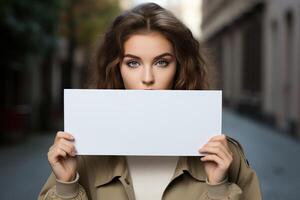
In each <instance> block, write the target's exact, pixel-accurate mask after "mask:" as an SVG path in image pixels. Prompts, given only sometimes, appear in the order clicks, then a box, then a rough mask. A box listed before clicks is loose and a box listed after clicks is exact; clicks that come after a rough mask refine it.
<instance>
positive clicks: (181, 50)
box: [39, 3, 261, 200]
mask: <svg viewBox="0 0 300 200" xmlns="http://www.w3.org/2000/svg"><path fill="white" fill-rule="evenodd" d="M205 67H206V66H205V63H204V61H203V58H202V57H201V55H200V53H199V44H198V42H197V40H195V39H194V37H193V35H192V33H191V32H190V30H189V29H188V28H186V26H185V25H183V24H182V23H181V22H180V21H179V20H178V19H177V18H176V17H174V15H173V14H172V13H170V12H169V11H167V10H165V9H163V8H161V7H160V6H158V5H156V4H154V3H148V4H142V5H140V6H137V7H135V8H133V9H132V10H129V11H127V12H125V13H123V14H122V15H120V16H118V17H117V18H116V19H115V20H114V22H113V24H112V25H111V27H110V28H109V30H108V31H107V33H106V34H105V36H104V40H103V43H102V44H101V46H100V48H99V50H98V53H97V55H96V69H97V71H96V72H95V73H93V75H94V77H93V82H92V84H91V85H92V88H103V89H161V90H162V89H175V90H202V89H209V81H208V75H207V71H206V68H205ZM73 142H74V138H73V136H72V135H71V134H70V133H66V132H58V133H57V135H56V137H55V141H54V144H53V145H52V146H51V147H50V149H49V152H48V160H49V163H50V165H51V167H52V171H53V173H52V174H51V175H50V177H49V179H48V181H47V183H46V184H45V185H44V187H43V189H42V191H41V193H40V195H39V199H103V200H106V199H120V200H123V199H124V200H125V199H130V200H132V199H135V198H136V197H137V196H138V198H139V199H145V198H146V195H145V193H143V192H141V190H140V189H137V188H138V187H136V188H133V186H134V185H135V183H137V182H138V177H139V175H138V173H137V170H136V169H134V165H133V163H134V162H135V161H134V160H131V159H130V158H125V157H122V156H76V152H75V151H76V150H75V148H74V144H73ZM166 148H167V147H166ZM199 153H203V154H204V155H205V156H203V157H180V158H179V159H178V162H177V160H176V162H174V159H173V160H170V162H168V163H169V164H170V163H173V164H171V165H170V168H169V169H168V170H166V172H172V174H171V176H169V177H168V178H169V179H168V180H169V183H167V184H165V185H162V186H161V187H163V188H164V191H163V193H162V195H161V196H160V198H162V199H165V200H170V199H172V200H177V199H187V200H189V199H191V200H192V199H193V200H194V199H195V200H196V199H198V200H204V199H234V200H237V199H255V200H256V199H261V194H260V188H259V183H258V179H257V176H256V174H255V172H254V171H253V170H252V169H251V168H250V167H249V165H248V162H247V160H246V159H245V156H244V154H243V151H242V149H241V147H240V145H239V144H238V143H237V142H236V141H234V140H233V139H231V138H229V137H226V136H224V135H219V136H215V137H213V138H211V139H210V141H208V142H207V144H206V145H204V146H203V147H201V148H200V149H199ZM166 160H167V158H166ZM176 163H177V164H176ZM151 166H153V167H155V166H154V164H152V165H151ZM128 167H129V168H130V169H129V168H128ZM172 167H173V168H172ZM152 172H153V174H150V176H151V175H153V176H156V175H157V173H156V172H154V170H153V171H152ZM140 175H141V174H140ZM156 177H159V176H156ZM135 181H136V182H135ZM159 183H160V182H159V181H158V182H153V185H155V184H159ZM139 184H143V183H142V181H140V182H139ZM146 189H147V191H150V193H151V191H152V189H153V188H152V187H148V188H146ZM137 194H138V195H137ZM143 195H144V196H143Z"/></svg>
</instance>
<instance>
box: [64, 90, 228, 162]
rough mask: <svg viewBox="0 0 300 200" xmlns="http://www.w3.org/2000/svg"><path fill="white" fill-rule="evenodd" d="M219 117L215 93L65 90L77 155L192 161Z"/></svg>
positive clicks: (67, 126)
mask: <svg viewBox="0 0 300 200" xmlns="http://www.w3.org/2000/svg"><path fill="white" fill-rule="evenodd" d="M221 117H222V92H221V91H219V90H151V91H150V90H92V89H84V90H80V89H65V90H64V126H65V131H66V132H69V133H71V134H72V135H73V136H74V137H75V146H76V149H77V152H78V153H77V154H78V155H152V156H197V155H199V153H198V149H199V148H200V147H202V146H203V145H204V144H205V143H206V142H207V141H208V140H209V138H210V137H212V136H215V135H219V134H221V127H222V124H221V123H222V118H221Z"/></svg>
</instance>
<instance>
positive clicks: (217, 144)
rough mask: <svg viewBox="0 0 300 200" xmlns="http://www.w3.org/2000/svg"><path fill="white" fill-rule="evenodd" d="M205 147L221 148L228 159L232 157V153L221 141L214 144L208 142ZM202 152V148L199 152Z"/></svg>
mask: <svg viewBox="0 0 300 200" xmlns="http://www.w3.org/2000/svg"><path fill="white" fill-rule="evenodd" d="M203 147H217V148H220V150H221V151H223V152H224V153H225V154H226V155H227V157H229V158H230V157H232V152H231V151H230V149H229V148H228V147H226V146H225V145H224V144H223V143H222V142H220V141H214V142H208V143H207V144H205V145H204V146H203ZM201 150H202V148H200V149H199V152H200V151H201Z"/></svg>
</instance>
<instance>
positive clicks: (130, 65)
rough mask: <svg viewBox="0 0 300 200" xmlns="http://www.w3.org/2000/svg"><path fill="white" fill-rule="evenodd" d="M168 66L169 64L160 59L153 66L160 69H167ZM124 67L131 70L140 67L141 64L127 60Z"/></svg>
mask: <svg viewBox="0 0 300 200" xmlns="http://www.w3.org/2000/svg"><path fill="white" fill-rule="evenodd" d="M169 64H170V62H169V61H168V60H165V59H160V60H158V61H156V62H155V63H154V65H156V66H158V67H161V68H164V67H167V66H168V65H169ZM126 65H127V66H128V67H131V68H137V67H139V66H140V65H141V63H140V62H138V61H136V60H129V61H127V62H126Z"/></svg>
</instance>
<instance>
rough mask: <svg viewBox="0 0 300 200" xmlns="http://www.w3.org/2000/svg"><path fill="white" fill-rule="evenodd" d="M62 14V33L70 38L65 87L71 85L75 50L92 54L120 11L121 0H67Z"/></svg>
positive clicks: (60, 28)
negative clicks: (93, 47)
mask: <svg viewBox="0 0 300 200" xmlns="http://www.w3.org/2000/svg"><path fill="white" fill-rule="evenodd" d="M64 6H65V9H64V11H63V13H62V15H61V24H60V26H59V30H60V34H61V35H62V36H63V37H65V38H67V39H68V40H69V48H68V60H67V62H66V65H65V67H64V69H65V70H64V73H63V74H64V75H63V77H64V78H63V79H64V88H70V87H71V74H72V69H73V68H74V66H73V65H74V63H73V62H74V50H75V49H76V48H78V47H80V48H82V49H83V50H84V51H85V54H86V55H85V57H88V55H90V50H91V46H93V43H95V41H96V40H97V38H98V36H99V34H101V33H103V32H104V30H105V29H106V28H107V27H108V25H109V24H110V22H111V21H112V20H113V18H114V17H115V16H116V15H117V14H118V13H119V12H120V7H119V0H67V1H65V5H64Z"/></svg>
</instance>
